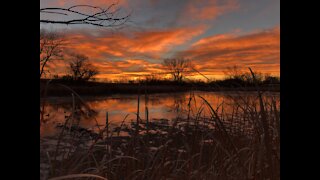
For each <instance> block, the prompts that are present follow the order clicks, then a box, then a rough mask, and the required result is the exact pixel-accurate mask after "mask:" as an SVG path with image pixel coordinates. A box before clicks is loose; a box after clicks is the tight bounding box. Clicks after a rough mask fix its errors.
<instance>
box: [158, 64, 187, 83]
mask: <svg viewBox="0 0 320 180" xmlns="http://www.w3.org/2000/svg"><path fill="white" fill-rule="evenodd" d="M163 65H164V66H165V67H166V68H168V70H169V73H170V74H171V75H172V77H173V80H174V81H176V82H182V79H183V77H184V75H185V73H187V72H189V68H191V62H190V60H187V59H184V58H173V59H164V60H163Z"/></svg>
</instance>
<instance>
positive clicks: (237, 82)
mask: <svg viewBox="0 0 320 180" xmlns="http://www.w3.org/2000/svg"><path fill="white" fill-rule="evenodd" d="M226 69H227V70H226V71H224V74H225V76H226V78H225V79H224V80H222V81H219V83H220V84H221V85H222V86H253V85H254V84H255V83H258V84H279V83H280V78H279V77H275V76H271V75H270V74H263V73H261V72H257V71H253V73H254V76H255V77H254V78H255V80H254V78H253V76H252V74H251V72H249V71H243V70H241V68H239V67H238V66H231V67H227V68H226Z"/></svg>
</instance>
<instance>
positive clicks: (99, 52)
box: [67, 26, 205, 61]
mask: <svg viewBox="0 0 320 180" xmlns="http://www.w3.org/2000/svg"><path fill="white" fill-rule="evenodd" d="M204 29H205V27H204V26H203V27H198V28H177V29H170V30H163V31H160V30H158V31H147V32H135V33H131V34H125V33H118V34H105V33H100V34H99V33H98V35H93V34H90V33H87V32H82V33H77V34H73V33H70V34H69V35H68V36H67V37H68V39H69V40H68V41H69V43H70V45H69V49H71V50H72V51H76V52H81V53H82V54H85V55H87V56H89V57H90V58H91V59H100V60H101V61H102V60H105V59H114V58H141V57H150V58H154V59H157V58H160V57H161V56H162V55H163V54H164V53H166V52H169V51H170V50H171V49H172V48H174V47H175V46H178V45H182V44H184V43H185V42H187V41H189V40H190V39H191V38H193V37H195V36H197V35H199V34H201V33H202V32H203V31H204Z"/></svg>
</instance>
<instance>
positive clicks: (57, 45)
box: [40, 29, 65, 78]
mask: <svg viewBox="0 0 320 180" xmlns="http://www.w3.org/2000/svg"><path fill="white" fill-rule="evenodd" d="M64 43H65V40H64V38H63V36H62V35H61V34H59V33H57V32H53V31H47V30H44V29H42V30H40V78H41V77H42V76H43V74H45V67H46V66H47V64H48V62H50V61H52V60H55V59H61V58H63V54H62V50H63V44H64Z"/></svg>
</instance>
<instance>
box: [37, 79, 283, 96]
mask: <svg viewBox="0 0 320 180" xmlns="http://www.w3.org/2000/svg"><path fill="white" fill-rule="evenodd" d="M258 88H259V90H261V91H273V92H279V91H280V84H269V85H268V84H262V85H260V86H259V87H258ZM40 90H41V92H40V93H41V94H42V95H44V94H46V96H70V94H71V91H72V90H73V91H75V92H76V93H77V94H79V95H86V96H90V95H95V96H96V95H112V94H139V93H140V94H145V93H148V94H153V93H171V92H186V91H191V90H192V91H211V92H218V91H257V87H255V86H244V87H237V86H230V87H223V86H218V85H215V84H203V83H201V84H200V83H199V84H190V83H184V84H173V83H171V84H136V83H97V82H87V83H84V84H76V83H49V84H47V83H46V82H40Z"/></svg>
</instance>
